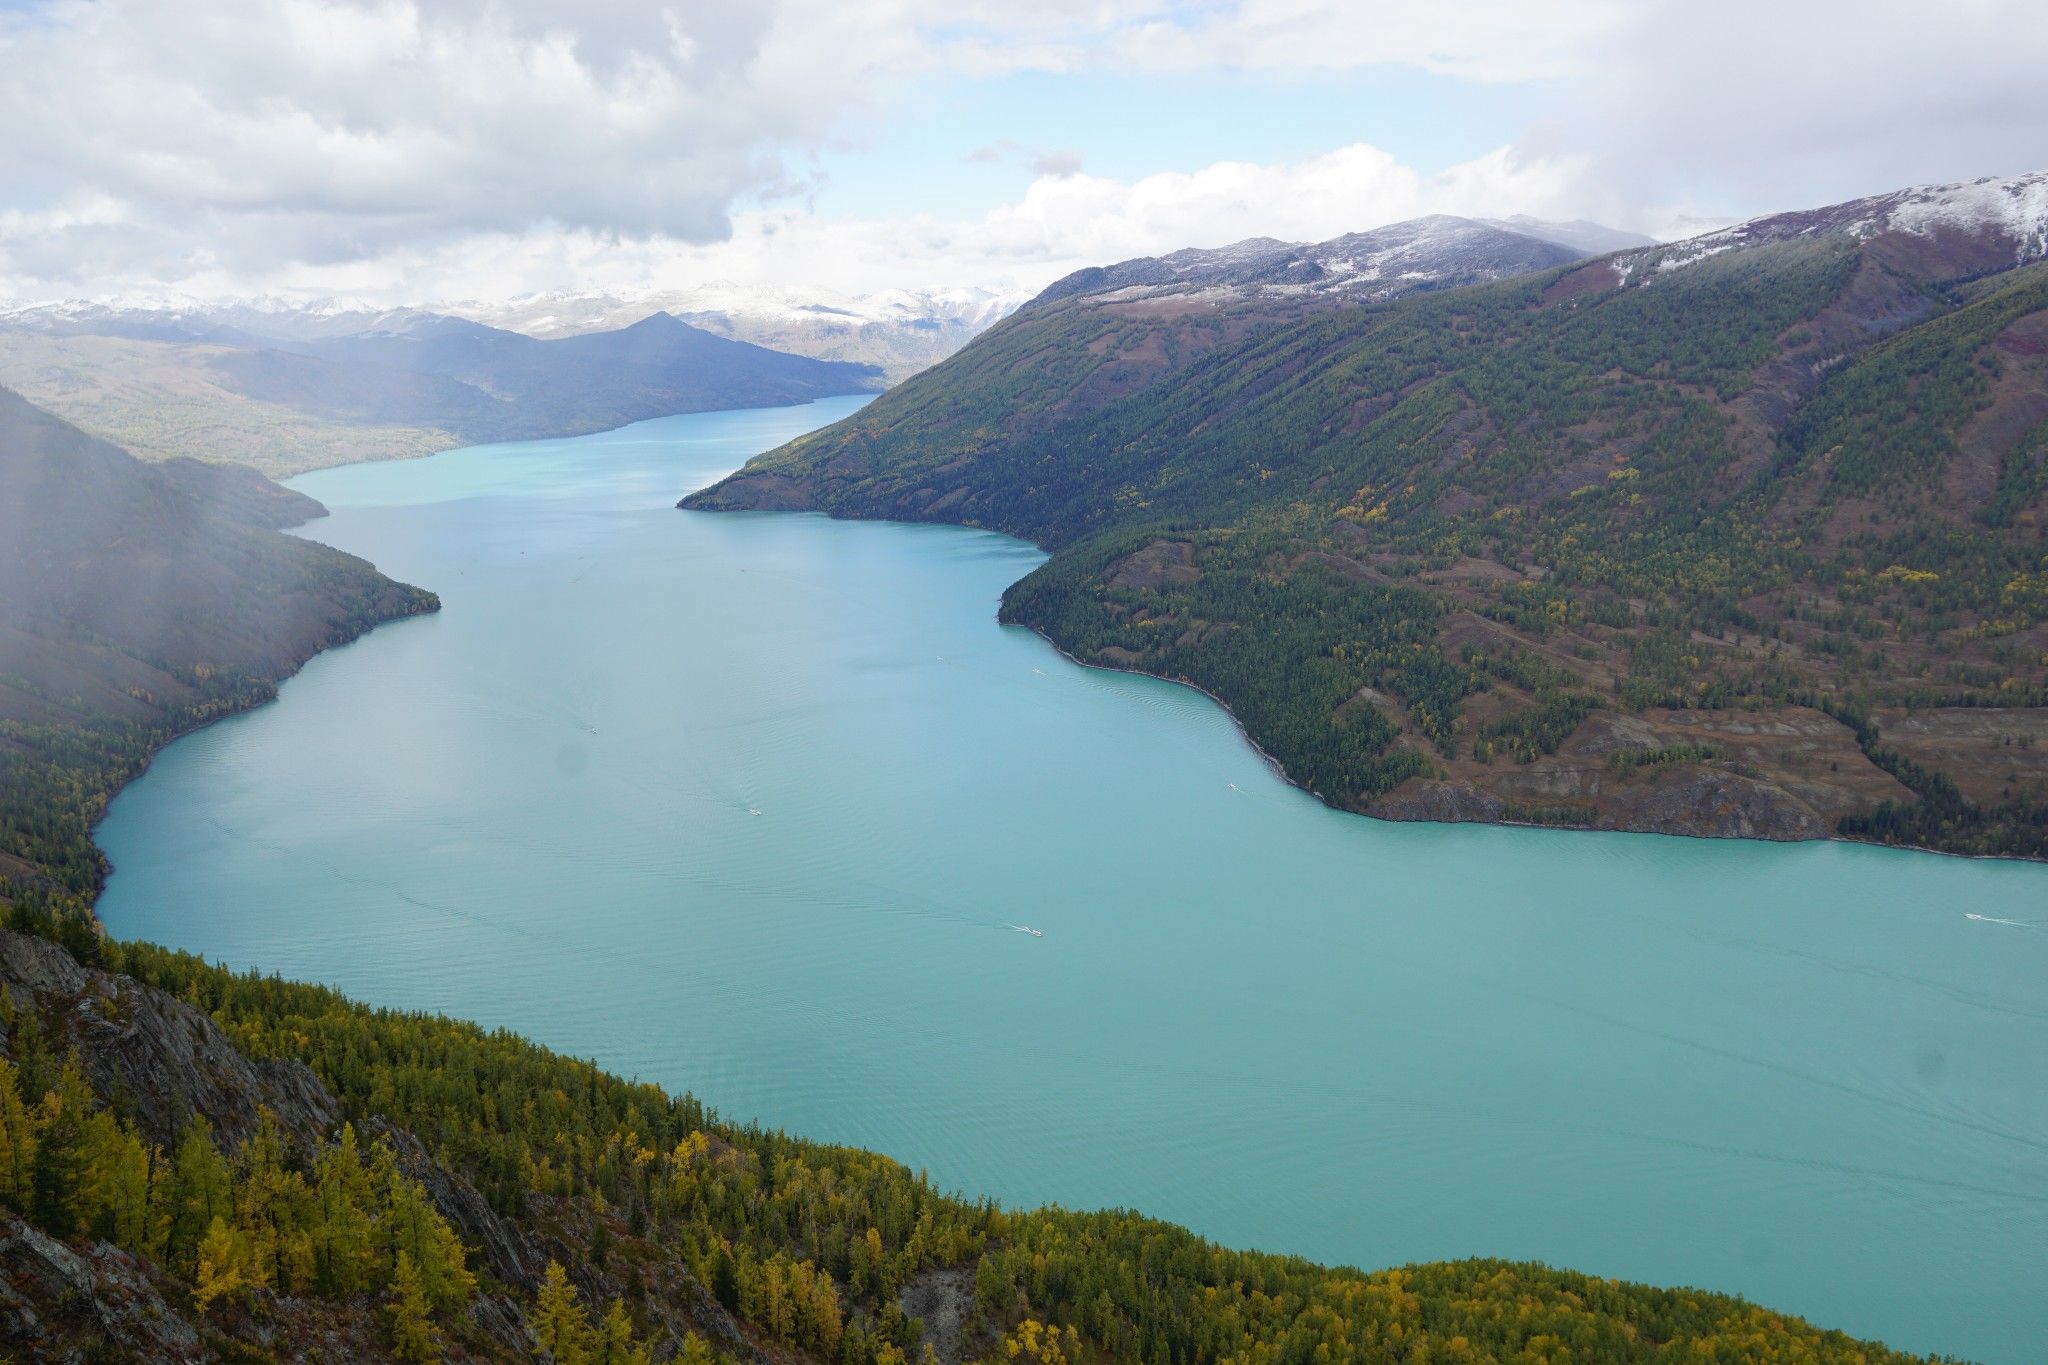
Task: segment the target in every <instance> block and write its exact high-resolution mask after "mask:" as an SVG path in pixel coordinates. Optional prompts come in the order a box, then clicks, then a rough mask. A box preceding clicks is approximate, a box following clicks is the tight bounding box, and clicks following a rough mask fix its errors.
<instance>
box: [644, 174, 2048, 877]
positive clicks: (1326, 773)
mask: <svg viewBox="0 0 2048 1365" xmlns="http://www.w3.org/2000/svg"><path fill="white" fill-rule="evenodd" d="M2044 185H2048V174H2043V175H2035V176H2030V177H2022V178H2021V179H2019V180H2014V181H1980V182H1972V183H1970V184H1966V185H1951V186H1936V187H1928V188H1922V189H1915V190H1905V191H1900V192H1898V193H1896V194H1892V195H1885V196H1880V197H1877V198H1874V199H1868V200H1858V201H1854V202H1852V203H1847V204H1841V205H1835V206H1831V207H1829V208H1824V209H1818V210H1812V211H1805V212H1799V213H1790V214H1782V215H1777V216H1775V217H1771V218H1765V219H1759V220H1756V221H1754V222H1751V223H1746V224H1743V225H1741V226H1739V227H1736V228H1731V229H1728V230H1726V231H1724V232H1720V233H1716V234H1711V235H1709V236H1707V237H1702V238H1697V239H1693V240H1691V241H1685V242H1678V243H1674V244H1671V245H1667V246H1658V247H1650V248H1639V249H1631V250H1625V251H1621V252H1618V253H1615V254H1612V255H1609V256H1604V257H1600V258H1598V259H1594V260H1590V261H1580V262H1576V263H1571V264H1566V265H1560V266H1553V267H1551V268H1548V269H1543V270H1537V271H1534V272H1531V273H1525V274H1520V275H1516V276H1513V277H1510V278H1506V279H1501V280H1496V281H1492V282H1487V283H1480V284H1476V285H1467V286H1466V287H1461V288H1454V289H1424V290H1422V291H1420V292H1412V293H1408V294H1406V295H1404V296H1400V297H1393V298H1388V299H1384V300H1378V299H1370V298H1368V299H1366V300H1364V301H1360V300H1358V299H1355V298H1350V297H1345V296H1336V297H1333V296H1331V295H1330V294H1329V293H1327V292H1319V291H1317V290H1316V289H1313V288H1302V287H1295V286H1292V285H1290V284H1280V285H1273V284H1267V283H1262V282H1259V281H1258V280H1256V279H1253V280H1252V281H1251V282H1249V283H1247V282H1244V280H1243V278H1241V277H1240V276H1233V275H1225V274H1218V273H1214V272H1212V273H1211V274H1210V275H1207V276H1194V277H1189V275H1188V274H1187V272H1185V271H1182V272H1179V273H1176V272H1175V271H1172V270H1168V269H1165V264H1166V263H1171V262H1173V261H1175V260H1176V259H1178V258H1173V257H1168V258H1162V261H1161V262H1156V263H1151V264H1149V265H1148V264H1147V263H1145V262H1137V263H1126V265H1124V266H1119V267H1116V268H1114V269H1112V270H1111V271H1108V272H1101V271H1098V272H1094V274H1093V275H1087V274H1086V272H1084V275H1083V276H1076V277H1075V278H1074V279H1073V280H1070V281H1063V282H1062V283H1061V284H1058V285H1055V286H1053V287H1052V288H1051V289H1048V290H1047V291H1046V292H1045V294H1044V295H1041V296H1040V298H1039V299H1038V300H1036V301H1034V302H1033V303H1031V304H1029V305H1027V306H1026V307H1025V308H1023V309H1021V310H1019V312H1018V313H1017V314H1016V315H1014V316H1013V317H1012V318H1011V319H1009V320H1007V321H1005V322H1003V323H1001V324H999V325H997V326H996V327H994V328H992V329H991V330H990V331H988V332H987V333H985V334H983V335H982V336H981V337H980V338H978V339H977V340H976V341H975V342H973V343H972V344H970V345H969V346H968V347H967V348H966V349H964V350H963V351H961V352H960V353H959V354H957V355H955V356H954V357H953V358H951V359H950V360H948V361H946V362H944V363H942V364H940V365H938V366H937V367H935V368H933V369H931V370H929V371H926V372H925V373H923V374H921V375H919V376H917V377H915V378H913V379H911V380H910V381H908V382H906V383H904V384H902V385H900V386H898V387H897V388H895V389H894V390H892V391H890V392H889V393H887V394H885V395H883V396H882V397H881V398H879V399H877V400H876V401H875V402H874V403H872V404H870V405H869V406H867V407H866V408H864V409H863V410H862V411H861V412H859V413H858V414H856V415H854V416H852V417H849V418H847V419H846V420H844V421H842V422H840V423H838V424H837V425H835V426H832V427H829V428H826V429H824V430H822V431H820V432H816V433H813V434H811V435H809V436H806V437H804V438H802V439H800V440H797V441H795V442H792V443H791V444H789V445H788V446H786V447H784V448H782V449H780V450H777V451H772V452H770V453H768V454H766V455H763V456H761V457H760V458H759V459H757V460H755V461H753V462H752V463H750V464H749V465H748V466H747V467H746V468H745V469H744V470H742V471H740V472H739V473H738V474H736V475H734V476H733V477H732V478H730V479H728V480H726V481H725V482H724V483H722V484H719V485H716V486H714V487H712V488H710V489H707V490H705V491H703V492H701V493H699V494H696V495H693V496H692V497H690V498H687V499H685V500H684V502H683V505H684V506H685V507H690V508H701V509H711V510H727V509H749V508H752V509H807V510H819V511H824V512H828V513H830V514H832V515H834V516H850V517H887V518H897V519H906V520H932V521H947V522H955V523H960V524H964V525H973V526H984V527H988V528H991V529H995V530H1000V531H1005V532H1009V533H1011V534H1015V535H1019V536H1024V537H1027V538H1029V539H1032V540H1034V541H1036V542H1038V543H1040V544H1041V545H1044V546H1045V547H1047V548H1048V549H1050V550H1051V551H1052V556H1051V558H1050V559H1049V560H1048V561H1047V562H1046V563H1045V564H1044V565H1043V566H1042V567H1041V568H1039V569H1038V570H1037V571H1036V572H1034V573H1032V574H1031V575H1029V576H1028V577H1026V578H1025V579H1023V580H1022V581H1020V582H1019V583H1018V584H1016V585H1015V586H1014V587H1013V588H1012V589H1010V591H1009V592H1008V594H1007V595H1006V596H1005V598H1004V601H1003V606H1002V616H1003V619H1004V620H1006V621H1010V622H1015V623H1019V624H1024V625H1029V626H1032V627H1035V628H1036V629H1038V630H1040V631H1042V632H1043V633H1045V634H1046V635H1047V636H1049V637H1050V638H1051V639H1052V640H1053V641H1054V642H1055V643H1057V644H1058V645H1059V646H1060V647H1061V648H1062V649H1064V650H1066V651H1067V652H1068V653H1069V654H1071V655H1073V656H1074V657H1075V658H1078V659H1080V660H1083V661H1085V662H1088V663H1092V664H1097V665H1101V666H1105V667H1112V668H1125V669H1134V670H1138V671H1142V672H1147V673H1153V674H1157V675H1159V676H1162V677H1167V678H1174V679H1180V680H1184V681H1187V682H1191V683H1194V684H1196V685H1198V686H1200V687H1202V688H1204V689H1205V690H1207V691H1209V692H1210V693H1212V694H1213V695H1215V696H1216V697H1218V698H1219V699H1220V700H1222V701H1223V702H1224V703H1225V704H1226V705H1227V706H1229V707H1230V709H1231V710H1232V711H1233V712H1234V713H1235V714H1236V715H1237V717H1238V718H1239V720H1240V721H1241V723H1242V724H1243V725H1244V727H1245V729H1246V730H1247V731H1248V733H1249V734H1250V736H1251V737H1252V738H1253V739H1254V740H1255V741H1256V742H1257V743H1258V744H1259V745H1260V747H1261V748H1263V749H1264V750H1266V751H1267V752H1268V753H1270V754H1271V755H1272V756H1273V757H1274V759H1275V760H1276V761H1277V762H1278V763H1279V764H1280V765H1281V767H1282V768H1283V769H1284V771H1285V772H1286V774H1287V775H1288V776H1289V777H1290V778H1292V779H1293V780H1294V781H1296V782H1298V783H1300V784H1301V785H1303V786H1305V787H1307V788H1309V789H1311V790H1313V791H1314V792H1316V793H1317V794H1318V795H1320V796H1322V797H1323V798H1324V799H1325V800H1327V801H1329V802H1330V803H1331V804H1333V805H1336V806H1338V807H1341V808H1344V809H1348V810H1354V811H1359V812H1362V813H1365V814H1369V815H1375V816H1382V817H1386V818H1393V819H1428V820H1478V821H1496V822H1520V823H1533V824H1548V825H1560V826H1571V827H1579V828H1599V829H1621V830H1643V831H1657V832H1664V833H1674V834H1698V835H1725V836H1742V837H1752V838H1770V839H1807V838H1824V837H1842V838H1851V839H1863V840H1873V841H1878V842H1884V843H1896V844H1904V845H1912V846H1918V847H1925V848H1933V849H1940V850H1945V851H1950V852H1958V853H1978V854H1998V855H2009V856H2021V857H2041V856H2043V855H2044V854H2048V745H2044V744H2041V743H2040V742H2039V741H2041V740H2043V739H2048V561H2044V557H2043V552H2044V545H2043V542H2042V536H2043V528H2044V526H2048V507H2044V504H2043V500H2044V497H2048V264H2044V263H2043V261H2042V257H2043V255H2044V253H2048V221H2044V217H2048V214H2044V210H2043V209H2042V208H2041V206H2042V204H2043V203H2048V195H2044V193H2043V187H2044ZM1246 245H1247V246H1251V245H1255V244H1246ZM1212 255H1216V256H1225V255H1228V253H1212Z"/></svg>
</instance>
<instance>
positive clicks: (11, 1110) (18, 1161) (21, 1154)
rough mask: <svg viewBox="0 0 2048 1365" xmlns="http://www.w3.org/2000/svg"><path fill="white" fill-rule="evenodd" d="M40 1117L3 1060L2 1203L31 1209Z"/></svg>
mask: <svg viewBox="0 0 2048 1365" xmlns="http://www.w3.org/2000/svg"><path fill="white" fill-rule="evenodd" d="M36 1128H37V1124H36V1114H35V1111H33V1110H31V1109H30V1108H29V1106H28V1105H26V1104H24V1103H22V1099H21V1078H20V1077H19V1076H18V1075H17V1074H16V1073H15V1070H14V1065H13V1063H11V1062H9V1061H7V1060H6V1059H5V1058H0V1203H4V1204H6V1205H7V1206H8V1207H9V1208H13V1209H24V1208H27V1207H28V1200H29V1190H30V1182H31V1180H32V1179H33V1176H34V1172H35V1167H36Z"/></svg>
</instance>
